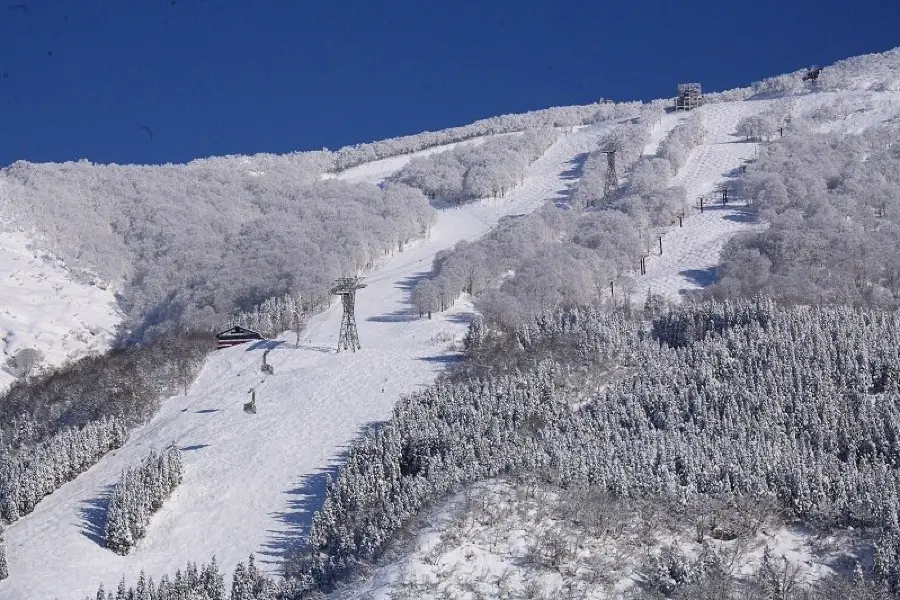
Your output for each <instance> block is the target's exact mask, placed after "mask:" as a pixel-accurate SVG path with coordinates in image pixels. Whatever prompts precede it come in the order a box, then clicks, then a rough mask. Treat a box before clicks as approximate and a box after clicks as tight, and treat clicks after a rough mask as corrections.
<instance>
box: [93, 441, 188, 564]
mask: <svg viewBox="0 0 900 600" xmlns="http://www.w3.org/2000/svg"><path fill="white" fill-rule="evenodd" d="M182 477H183V467H182V463H181V452H180V451H179V450H178V448H177V447H175V446H169V447H168V448H166V449H165V450H163V451H162V453H159V454H157V453H156V452H155V451H151V452H150V455H149V456H147V458H145V459H144V462H143V463H141V464H140V465H139V466H137V467H131V468H129V469H128V470H126V471H124V472H123V473H122V478H121V479H120V480H119V482H118V483H117V484H116V486H115V488H114V489H113V492H112V495H111V496H110V500H109V506H108V508H107V509H106V529H105V539H106V547H107V548H109V549H110V550H112V551H113V552H115V553H117V554H128V551H129V550H130V549H131V547H132V546H134V544H135V543H137V541H138V540H139V539H141V538H142V537H144V536H145V535H146V534H147V526H148V525H149V524H150V516H151V515H152V514H153V513H155V512H156V511H157V510H159V509H160V508H161V507H162V504H163V501H165V499H166V498H168V497H169V495H170V494H171V493H172V491H173V490H174V489H175V487H176V486H177V485H178V484H179V483H181V479H182Z"/></svg>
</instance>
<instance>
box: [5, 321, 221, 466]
mask: <svg viewBox="0 0 900 600" xmlns="http://www.w3.org/2000/svg"><path fill="white" fill-rule="evenodd" d="M213 348H215V343H214V338H213V337H212V336H211V335H209V334H208V333H204V334H197V333H186V334H183V335H174V334H172V335H167V336H165V337H163V338H160V339H158V340H156V341H155V342H153V343H151V344H147V345H143V346H132V347H129V348H127V349H118V350H114V351H112V352H109V353H107V354H105V355H103V356H89V357H85V358H82V359H81V360H78V361H77V362H74V363H71V364H69V365H65V366H63V367H61V368H59V369H57V370H55V371H50V372H46V373H42V374H41V375H39V376H37V377H34V378H32V379H30V380H28V381H20V382H16V383H15V384H14V385H13V386H12V387H11V388H10V389H9V390H8V391H7V392H6V393H5V394H3V395H2V396H0V449H5V448H8V449H10V450H11V451H19V450H23V449H27V448H28V447H30V446H33V445H35V444H38V443H40V442H41V441H43V440H46V439H47V438H49V437H50V436H52V435H54V434H55V433H57V432H59V431H61V430H63V429H65V428H66V427H82V426H84V425H86V424H89V423H92V422H94V421H98V420H101V419H103V418H104V417H115V418H117V419H119V420H120V421H121V422H122V423H123V424H124V425H125V426H126V427H131V426H133V425H136V424H138V423H143V422H144V421H145V420H146V419H148V418H149V417H150V416H151V415H152V414H153V413H155V412H156V408H157V407H158V404H159V400H160V397H161V396H164V395H166V394H169V395H171V394H176V393H179V391H180V389H181V388H182V386H183V382H184V381H185V380H189V379H192V378H193V375H194V373H196V371H197V369H199V367H200V365H201V364H202V362H203V359H204V358H205V357H206V354H207V353H208V352H210V351H211V350H212V349H213Z"/></svg>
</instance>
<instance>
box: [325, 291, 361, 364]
mask: <svg viewBox="0 0 900 600" xmlns="http://www.w3.org/2000/svg"><path fill="white" fill-rule="evenodd" d="M364 287H366V284H364V283H362V278H361V277H341V278H340V279H338V280H337V281H335V282H334V287H332V288H331V293H332V294H334V295H335V296H340V297H341V304H343V305H344V315H343V316H342V317H341V332H340V334H339V335H338V347H337V351H338V352H340V351H341V350H342V349H343V350H353V351H354V352H356V351H357V350H359V349H360V348H362V346H360V345H359V333H357V331H356V313H355V309H356V290H358V289H360V288H364Z"/></svg>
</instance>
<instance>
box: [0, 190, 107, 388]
mask: <svg viewBox="0 0 900 600" xmlns="http://www.w3.org/2000/svg"><path fill="white" fill-rule="evenodd" d="M4 185H6V184H4V183H2V182H0V231H2V232H3V234H2V235H0V349H2V351H3V355H2V356H0V363H2V364H5V363H6V361H7V360H8V359H9V358H11V357H13V356H14V355H15V354H16V353H17V352H19V351H20V350H23V349H26V348H34V349H36V350H39V351H40V352H42V353H43V354H44V360H43V361H42V365H43V366H45V367H50V366H58V365H61V364H63V363H65V362H66V361H68V360H72V359H75V358H78V357H81V356H84V355H86V354H89V353H92V352H102V351H105V350H106V349H108V348H109V346H110V343H111V342H112V339H113V337H114V332H115V328H116V326H117V325H118V323H119V322H120V320H121V314H120V313H119V312H118V310H117V309H116V298H115V294H114V291H113V290H112V289H111V288H109V287H102V286H101V285H100V284H98V283H84V282H80V281H76V280H75V279H74V278H73V277H72V275H71V273H70V272H69V271H68V270H67V269H66V267H65V265H64V264H63V263H62V262H61V261H59V260H57V259H55V258H54V257H53V256H52V255H50V254H48V253H46V252H42V251H40V250H38V249H37V248H36V247H35V243H34V241H33V240H32V238H31V237H30V236H29V235H28V234H27V233H26V232H24V231H20V230H17V229H15V228H14V227H13V226H12V225H11V224H10V220H9V219H8V218H7V217H6V216H5V215H4V212H5V211H4V209H5V202H6V196H5V194H4V190H3V186H4ZM14 381H15V377H14V376H13V375H12V374H10V373H8V372H7V371H5V370H0V390H4V389H6V388H7V387H9V385H11V384H12V383H13V382H14Z"/></svg>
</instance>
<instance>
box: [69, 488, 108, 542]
mask: <svg viewBox="0 0 900 600" xmlns="http://www.w3.org/2000/svg"><path fill="white" fill-rule="evenodd" d="M114 487H115V485H114V484H109V485H107V486H106V487H104V488H103V491H102V492H100V495H99V496H97V497H96V498H91V499H89V500H84V501H82V502H81V506H79V507H78V516H79V517H80V518H81V523H80V524H79V526H78V529H79V531H80V532H81V535H83V536H84V537H86V538H87V539H89V540H91V541H92V542H94V543H95V544H97V545H98V546H100V547H101V548H105V547H106V536H105V533H106V510H107V508H108V507H109V499H110V496H112V491H113V488H114Z"/></svg>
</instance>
